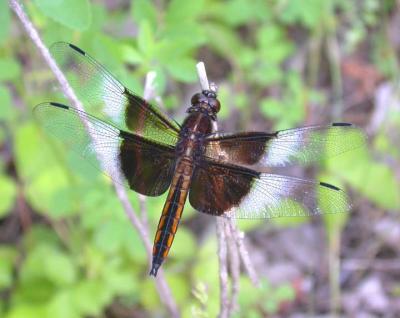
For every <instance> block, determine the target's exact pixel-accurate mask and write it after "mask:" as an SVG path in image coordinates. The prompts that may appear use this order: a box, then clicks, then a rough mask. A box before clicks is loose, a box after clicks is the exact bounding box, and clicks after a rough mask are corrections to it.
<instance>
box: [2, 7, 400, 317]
mask: <svg viewBox="0 0 400 318" xmlns="http://www.w3.org/2000/svg"><path fill="white" fill-rule="evenodd" d="M361 2H362V3H363V4H362V5H361V6H360V7H357V6H356V4H355V3H356V2H351V1H344V0H329V1H327V0H312V1H308V2H304V1H300V0H296V1H294V0H291V1H286V0H273V1H263V0H256V1H248V0H229V1H217V0H200V1H185V0H172V1H145V0H136V1H133V2H132V4H130V5H129V8H128V7H124V6H123V7H120V6H116V7H114V5H113V3H114V2H113V1H92V2H90V1H87V0H85V1H82V0H74V1H66V0H58V1H52V0H34V1H27V2H26V7H25V9H26V10H27V13H28V14H29V16H30V17H31V18H32V20H33V21H34V23H35V25H36V26H37V27H38V28H39V29H40V32H41V34H42V36H43V38H44V40H45V42H46V44H47V45H50V44H52V43H53V42H56V41H67V42H72V43H74V44H76V45H77V46H79V47H82V48H83V49H85V51H87V52H90V53H91V55H93V56H94V57H95V58H96V59H98V60H99V61H100V62H101V63H102V64H104V65H105V66H106V67H107V68H108V69H110V70H111V71H112V73H113V74H115V75H116V77H117V78H118V79H120V80H121V81H122V82H123V83H124V84H125V85H127V86H128V87H130V88H131V89H132V90H133V91H136V92H138V93H139V94H140V93H141V92H142V90H143V84H142V83H143V79H144V76H145V75H146V73H147V72H148V71H150V70H155V71H156V72H157V78H156V85H157V87H156V89H157V92H158V94H159V95H160V96H162V97H163V101H164V103H165V108H166V109H168V110H169V111H171V112H173V113H175V114H176V116H175V117H176V118H177V119H178V121H179V120H181V119H182V118H183V115H184V114H183V112H182V111H181V110H182V108H183V107H184V106H182V105H186V104H187V102H188V101H187V89H188V87H189V88H190V89H189V90H190V91H192V90H194V89H197V86H196V85H197V84H196V72H195V63H196V61H197V59H198V57H199V56H200V53H199V52H203V53H204V52H207V54H205V55H204V56H206V57H207V56H208V57H210V61H207V60H206V61H205V62H206V65H208V67H209V74H210V76H214V75H215V76H216V77H217V78H216V79H215V80H216V81H218V84H219V86H220V99H221V102H222V105H223V109H222V111H221V116H220V118H231V121H232V122H233V124H231V126H230V127H231V128H235V129H236V128H238V129H239V128H240V129H245V128H251V125H252V123H253V120H255V119H257V120H262V121H263V123H264V125H265V127H269V128H271V129H272V128H274V129H283V128H289V127H292V126H300V125H302V124H304V122H306V121H308V119H309V118H310V112H313V111H319V112H321V113H329V112H330V110H328V109H322V108H323V107H324V106H320V105H321V104H323V103H324V102H326V100H327V99H326V96H325V95H324V91H323V90H322V89H321V90H319V89H318V87H317V86H315V85H314V82H313V81H311V80H309V78H312V74H307V70H305V68H307V67H308V65H307V67H306V66H304V65H301V63H298V61H299V59H301V58H302V56H301V54H305V53H304V52H305V51H306V50H307V47H306V46H305V44H304V42H308V44H310V43H314V41H316V42H318V41H322V40H321V39H326V38H329V37H332V36H333V35H335V34H337V33H341V34H344V39H343V46H344V47H346V50H347V52H349V53H351V52H352V51H353V50H355V49H356V48H357V45H358V44H359V43H361V42H362V41H363V40H365V38H366V36H367V34H368V32H369V28H373V27H374V26H376V25H377V24H378V20H379V19H380V16H381V15H384V14H385V12H386V11H385V10H388V9H387V8H390V7H391V6H393V3H394V1H389V0H385V1H382V2H384V3H385V5H384V6H382V9H380V8H379V5H380V2H379V1H374V0H366V1H361ZM338 12H339V13H338ZM346 21H347V22H349V23H348V24H347V27H346V28H344V27H343V26H342V22H346ZM0 25H1V28H0V157H1V164H0V198H1V199H0V220H1V221H2V226H4V225H3V224H5V221H6V220H7V218H10V217H11V215H14V216H13V217H14V218H21V220H22V219H24V218H29V219H30V220H31V221H32V225H30V226H28V227H26V228H24V227H23V228H22V233H20V237H19V238H13V239H12V240H11V241H9V242H7V243H4V244H2V245H1V246H0V295H2V296H1V297H2V298H1V300H0V316H1V317H6V318H31V317H32V318H36V317H44V318H45V317H52V318H63V317H66V318H68V317H88V316H91V317H100V316H104V312H105V310H106V309H107V308H108V309H110V308H111V307H112V305H113V304H115V303H118V304H119V305H120V306H123V307H124V306H125V307H127V308H132V307H135V308H138V310H142V311H147V312H149V313H150V314H149V316H157V315H158V316H160V315H164V314H165V312H164V309H163V308H162V306H161V302H160V300H159V298H158V296H157V294H156V291H155V286H154V281H153V280H151V279H149V278H148V276H147V270H148V264H147V258H146V253H145V251H144V248H143V246H142V243H141V241H140V239H139V237H138V235H137V234H136V233H135V231H134V230H133V229H132V226H131V224H130V222H129V220H128V219H127V218H126V216H125V215H124V213H123V212H122V209H121V206H120V204H119V202H118V200H117V199H116V198H115V193H113V191H112V189H111V188H110V184H109V181H108V180H107V179H106V178H104V176H103V175H101V174H100V173H99V172H98V171H96V170H95V169H91V168H90V167H88V166H87V165H86V164H85V163H83V162H82V161H81V160H79V158H77V157H76V156H75V155H74V154H70V153H68V152H67V151H66V150H65V149H63V148H62V147H60V145H58V144H57V143H56V142H55V141H54V140H52V139H51V138H49V137H48V136H45V135H44V134H43V133H42V131H41V128H40V127H39V126H38V125H37V124H36V123H35V122H34V120H33V118H32V116H31V110H32V108H33V106H34V105H36V104H38V103H39V102H41V101H45V100H60V101H61V100H62V98H63V97H62V96H61V95H60V94H58V93H56V92H54V90H53V87H54V80H53V76H52V74H51V73H50V70H49V69H48V67H47V66H46V65H44V63H43V61H42V59H41V57H40V56H39V55H38V53H37V51H36V49H35V48H34V46H33V44H31V43H30V41H28V40H27V39H26V35H25V34H24V33H23V31H22V28H21V26H20V25H19V24H18V22H17V21H16V20H15V19H14V20H13V19H12V18H11V12H10V10H9V8H8V6H7V1H0ZM296 30H297V32H298V33H299V38H296V37H294V36H293V33H294V32H295V31H296ZM385 41H386V38H385V37H383V36H382V34H381V33H379V32H378V31H377V32H376V39H375V43H376V45H375V46H374V48H373V53H372V56H371V57H370V59H371V60H372V61H373V63H375V66H376V68H378V69H381V70H382V72H383V73H384V74H385V75H387V76H393V75H394V74H393V65H394V63H395V62H394V61H395V58H394V57H393V55H390V52H389V53H388V50H384V48H387V47H388V46H389V44H388V43H387V42H385ZM310 45H311V44H310ZM302 52H303V53H302ZM388 55H389V58H388V59H386V58H382V57H385V56H388ZM309 63H310V64H313V63H314V60H311V61H310V62H309ZM317 64H318V63H317ZM323 67H325V66H324V65H322V64H321V65H317V70H319V69H322V68H323ZM310 68H312V67H310ZM221 72H222V73H223V78H218V74H221ZM308 75H309V76H308ZM332 81H333V79H332ZM191 85H192V86H191ZM182 87H183V88H185V89H183V88H182ZM321 109H322V111H321ZM239 112H240V114H242V115H240V116H239V117H240V121H239V120H237V121H236V122H235V119H234V118H237V117H238V116H237V114H238V113H239ZM324 120H332V118H330V117H328V116H326V117H324ZM397 127H398V126H397ZM349 138H351V136H349ZM379 140H380V143H379V145H384V144H386V145H387V144H389V146H388V147H386V148H385V149H387V148H390V141H389V140H388V139H387V138H386V136H385V134H383V133H382V134H381V135H380V136H379ZM379 145H378V146H377V148H378V149H379ZM3 149H4V151H3ZM6 152H7V153H8V154H10V156H11V158H10V159H6V156H3V153H6ZM384 152H386V150H384ZM394 152H395V153H394V154H393V156H397V159H398V158H399V153H398V151H397V150H395V151H394ZM320 171H321V172H320V173H321V175H323V176H324V177H325V178H324V179H327V180H337V181H338V182H337V183H339V184H342V185H344V186H348V187H350V188H351V189H353V190H354V191H356V192H357V193H358V194H360V195H362V196H364V197H365V198H368V199H369V200H370V201H371V202H373V203H374V204H376V205H377V206H378V207H380V208H384V209H390V210H399V209H400V202H399V200H400V199H399V195H398V188H399V184H398V181H397V180H396V179H395V177H394V175H393V173H392V172H391V171H390V168H389V166H388V165H387V164H386V163H384V162H383V161H381V160H379V159H377V158H374V157H373V156H372V155H371V153H370V152H369V151H368V150H366V149H361V150H360V151H358V152H355V153H352V154H349V155H347V154H346V155H343V156H340V157H337V158H334V159H332V160H328V161H327V162H324V163H323V164H322V166H321V167H320ZM377 184H378V185H379V186H376V185H377ZM130 199H131V201H132V204H133V206H134V207H135V209H136V210H138V209H139V203H138V200H137V197H136V195H135V194H134V193H131V194H130ZM164 199H165V196H163V197H160V198H151V199H149V200H148V201H147V209H148V212H149V213H148V214H149V215H148V218H149V223H150V228H151V233H154V229H155V227H156V226H157V222H158V218H159V213H160V211H161V209H162V206H163V202H164ZM17 201H18V202H17ZM20 204H22V205H24V206H25V209H22V210H21V212H20V213H22V215H17V212H16V211H17V209H19V208H18V206H19V205H20ZM192 212H193V211H192V210H191V209H190V208H186V209H185V213H184V220H183V224H182V225H181V226H180V229H179V231H178V233H177V237H176V240H175V243H174V247H173V250H172V251H171V255H170V258H169V260H168V262H167V263H166V264H165V269H166V275H167V279H168V281H169V282H170V284H171V286H172V289H173V294H174V297H175V298H176V300H177V302H178V304H179V306H180V308H181V309H182V312H183V314H184V316H186V317H192V316H196V317H214V316H216V315H217V313H218V309H219V290H218V267H217V258H216V242H215V241H216V238H215V237H208V238H207V239H205V240H203V241H200V240H199V239H198V237H196V235H195V233H194V232H193V231H191V229H190V227H189V226H187V225H186V224H185V221H187V220H190V219H192V218H193V217H194V213H192ZM347 218H348V216H347V215H344V216H342V217H339V218H336V219H335V218H332V219H327V220H325V227H326V230H327V233H328V235H329V236H334V235H339V234H338V233H340V231H341V230H342V228H343V227H344V225H345V224H346V222H347ZM307 220H308V219H306V218H304V219H301V220H300V221H299V220H295V219H281V220H274V221H273V222H275V223H274V224H275V225H279V226H296V225H297V224H299V223H303V222H307ZM3 221H4V223H3ZM263 224H264V222H261V221H254V222H252V223H251V224H250V222H249V221H247V222H246V223H245V224H243V228H244V229H246V231H251V230H252V229H253V228H254V227H261V226H263ZM240 283H241V291H240V295H239V304H240V311H239V312H238V313H237V315H236V316H237V317H242V316H244V315H246V316H247V317H261V316H262V314H261V313H269V314H273V313H276V312H277V311H279V309H280V305H281V304H282V303H284V302H290V301H292V300H293V299H294V297H295V295H294V289H293V287H292V286H291V285H290V284H289V283H288V284H285V285H282V286H278V287H276V288H275V287H272V286H271V285H270V283H268V281H267V280H264V281H263V285H262V288H261V289H259V290H256V291H255V290H254V287H253V286H251V285H250V283H249V281H248V279H247V278H246V277H245V275H244V274H243V276H242V277H241V281H240ZM4 295H6V296H4ZM3 296H4V297H3Z"/></svg>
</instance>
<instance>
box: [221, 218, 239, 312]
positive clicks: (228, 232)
mask: <svg viewBox="0 0 400 318" xmlns="http://www.w3.org/2000/svg"><path fill="white" fill-rule="evenodd" d="M224 221H225V222H224V223H225V236H226V238H227V240H225V243H226V245H227V247H228V255H229V263H228V264H229V270H230V275H231V299H230V302H229V308H228V317H230V316H231V315H232V313H233V312H234V311H235V310H236V309H237V307H238V304H237V299H238V295H239V288H240V280H239V279H240V258H239V250H238V247H237V243H236V241H235V238H234V235H233V231H235V230H236V228H235V227H234V226H232V225H234V224H233V220H232V219H225V220H224Z"/></svg>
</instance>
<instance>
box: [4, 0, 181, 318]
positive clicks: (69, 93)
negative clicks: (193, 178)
mask: <svg viewBox="0 0 400 318" xmlns="http://www.w3.org/2000/svg"><path fill="white" fill-rule="evenodd" d="M9 4H10V7H11V9H12V10H13V11H14V12H15V14H16V15H17V17H18V18H19V20H20V22H21V23H22V25H23V27H24V29H25V31H26V33H27V34H28V35H29V37H30V38H31V40H32V41H33V43H34V44H35V45H36V47H37V48H38V49H39V51H40V53H41V54H42V56H43V58H44V60H45V61H46V63H47V64H48V66H49V67H50V69H51V70H52V72H53V73H54V75H55V77H56V78H57V80H58V82H59V83H60V87H61V90H62V91H63V93H64V94H65V96H66V97H67V98H68V99H69V100H70V102H71V103H72V104H73V105H74V107H75V108H77V109H78V110H81V111H83V109H84V108H83V106H82V103H81V102H80V101H79V99H78V98H77V96H76V95H75V93H74V91H73V90H72V88H71V86H70V85H69V83H68V81H67V79H66V78H65V76H64V74H63V73H62V72H61V70H60V69H59V67H58V66H57V64H56V62H55V61H54V59H53V58H52V56H51V54H50V52H49V50H48V49H47V47H46V46H45V45H44V43H43V42H42V40H41V38H40V36H39V33H38V32H37V30H36V28H35V27H34V26H33V24H32V22H31V21H30V20H29V18H28V16H27V15H26V14H25V12H24V10H23V8H22V6H21V4H20V3H19V2H18V1H17V0H9ZM84 124H85V125H86V126H87V123H85V122H84ZM89 131H90V130H89ZM98 157H101V156H98ZM112 183H113V186H114V189H115V191H116V194H117V197H118V199H119V200H120V202H121V204H122V206H123V208H124V211H125V213H126V215H127V216H128V218H129V220H130V221H131V223H132V225H133V226H134V227H135V228H136V230H137V231H138V233H139V235H140V238H141V240H142V242H143V244H144V246H145V248H146V252H147V256H148V259H149V261H151V243H150V240H149V236H148V230H147V228H146V227H144V226H143V224H142V223H141V222H140V220H139V218H138V217H137V216H136V213H135V211H134V210H133V208H132V206H131V204H130V202H129V198H128V195H127V193H126V191H125V188H124V187H123V186H122V185H121V184H119V183H118V182H115V181H113V180H112ZM156 286H157V291H158V294H159V296H160V299H161V301H162V302H163V303H164V304H165V305H166V307H167V308H168V310H169V312H170V314H171V315H172V316H173V317H179V313H178V308H177V306H176V303H175V301H174V299H173V298H172V294H171V291H170V289H169V286H168V284H167V282H166V280H165V277H164V275H163V272H162V271H160V272H159V275H158V277H157V279H156Z"/></svg>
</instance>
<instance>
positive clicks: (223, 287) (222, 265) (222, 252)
mask: <svg viewBox="0 0 400 318" xmlns="http://www.w3.org/2000/svg"><path fill="white" fill-rule="evenodd" d="M224 223H225V220H224V219H223V218H218V219H217V236H218V260H219V286H220V311H219V318H228V317H229V313H228V312H229V303H230V302H229V298H228V269H227V259H226V258H227V251H226V244H225V242H226V237H225V231H224V227H225V224H224Z"/></svg>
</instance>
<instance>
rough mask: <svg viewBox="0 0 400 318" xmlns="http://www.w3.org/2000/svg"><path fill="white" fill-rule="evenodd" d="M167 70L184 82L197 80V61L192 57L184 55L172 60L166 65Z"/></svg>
mask: <svg viewBox="0 0 400 318" xmlns="http://www.w3.org/2000/svg"><path fill="white" fill-rule="evenodd" d="M166 67H167V70H168V71H169V72H170V73H171V75H172V76H173V77H174V78H176V79H177V80H181V81H183V82H194V81H195V80H196V78H197V77H196V76H197V75H196V61H195V60H194V59H192V58H188V57H183V58H180V59H179V60H172V61H170V63H168V64H167V65H166Z"/></svg>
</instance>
